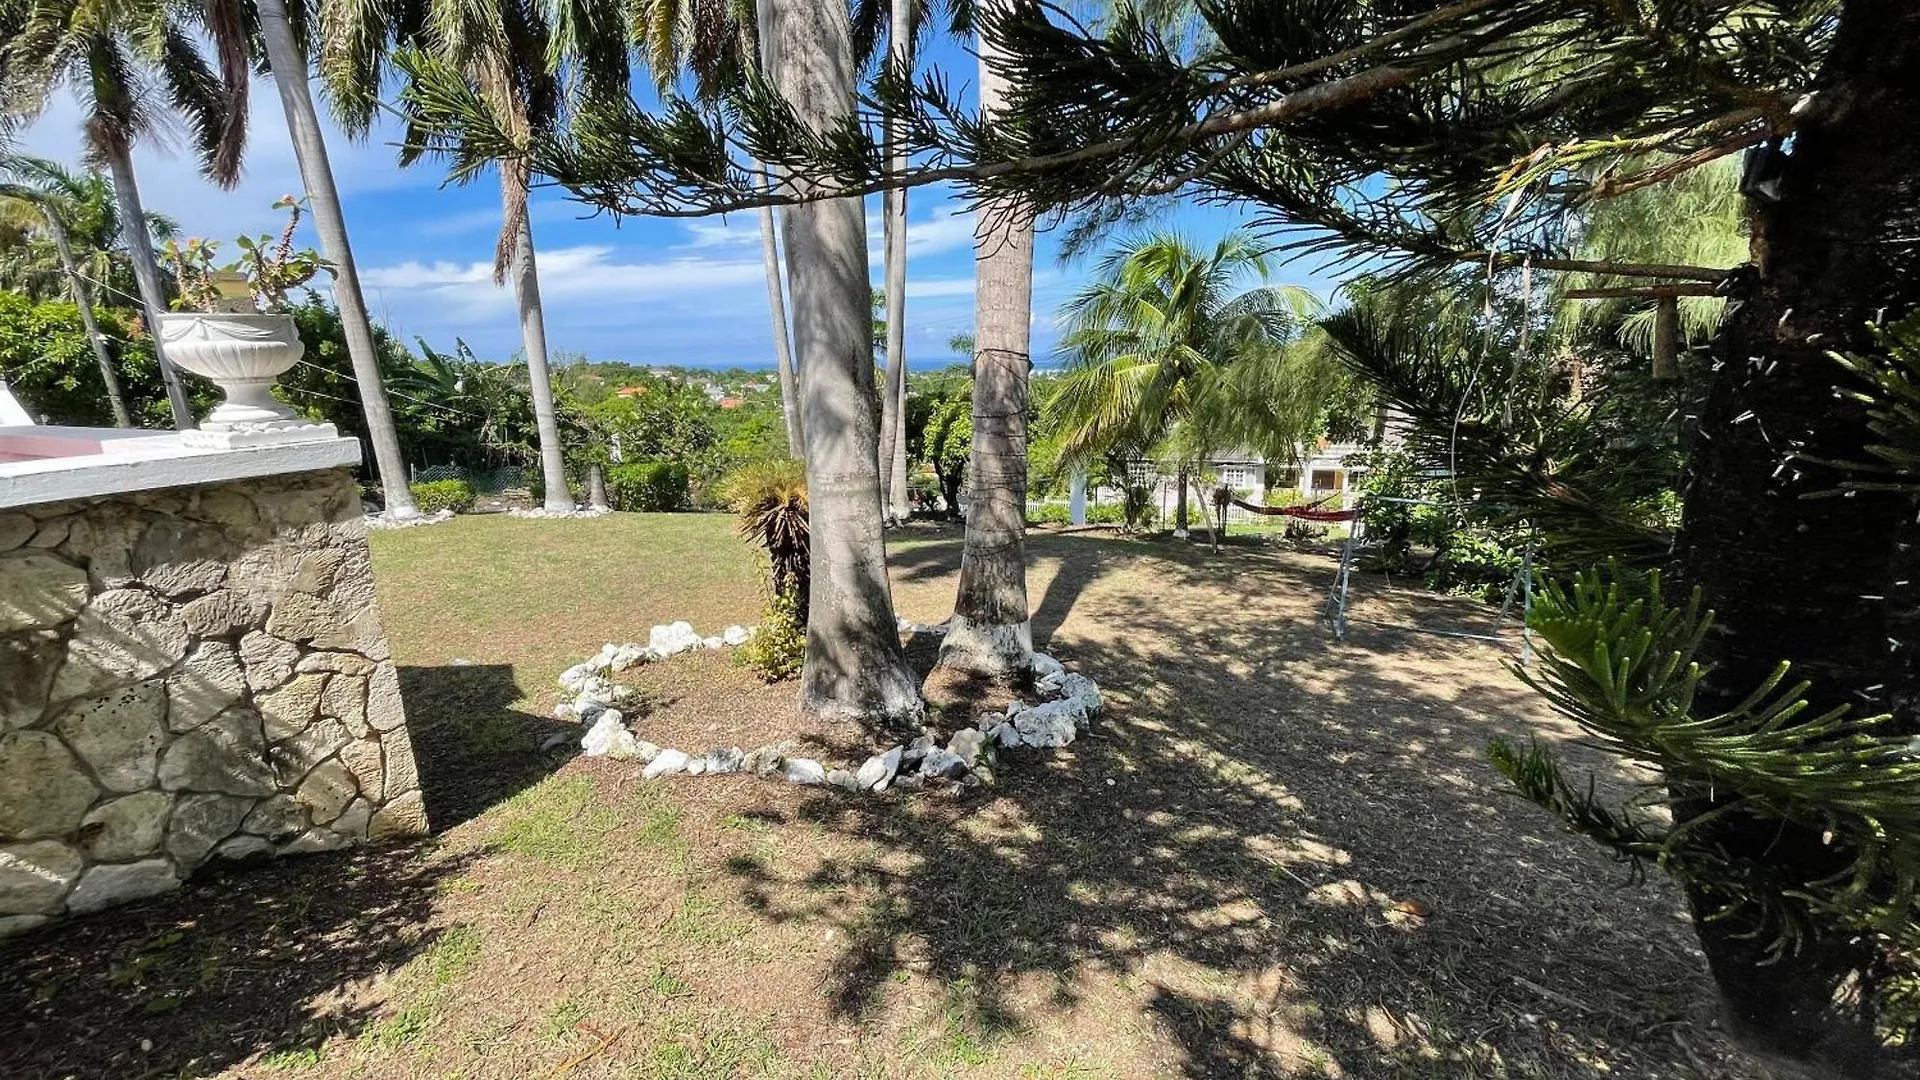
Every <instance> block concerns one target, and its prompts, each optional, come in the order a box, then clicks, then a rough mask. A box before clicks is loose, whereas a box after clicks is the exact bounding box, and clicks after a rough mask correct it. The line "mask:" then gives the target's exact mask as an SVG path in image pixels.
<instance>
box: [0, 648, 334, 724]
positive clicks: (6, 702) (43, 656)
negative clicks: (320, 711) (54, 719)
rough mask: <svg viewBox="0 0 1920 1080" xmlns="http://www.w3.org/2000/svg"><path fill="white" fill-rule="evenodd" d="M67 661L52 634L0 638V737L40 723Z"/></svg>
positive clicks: (63, 651) (64, 649)
mask: <svg viewBox="0 0 1920 1080" xmlns="http://www.w3.org/2000/svg"><path fill="white" fill-rule="evenodd" d="M66 658H67V647H66V646H65V645H64V644H62V643H61V641H60V635H59V634H58V633H56V632H55V631H52V630H31V631H28V632H27V633H24V634H5V635H0V733H4V732H6V731H7V730H9V729H11V728H17V727H28V726H30V725H32V724H37V723H39V722H40V717H41V715H42V714H43V713H45V712H46V711H47V694H48V692H49V691H51V690H52V689H53V673H54V672H55V671H58V670H59V669H60V664H61V662H62V661H64V660H65V659H66ZM363 711H364V710H363Z"/></svg>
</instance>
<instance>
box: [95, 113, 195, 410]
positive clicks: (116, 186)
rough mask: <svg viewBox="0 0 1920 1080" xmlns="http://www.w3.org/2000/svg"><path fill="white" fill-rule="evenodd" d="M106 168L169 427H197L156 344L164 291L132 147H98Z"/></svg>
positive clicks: (177, 371) (162, 350)
mask: <svg viewBox="0 0 1920 1080" xmlns="http://www.w3.org/2000/svg"><path fill="white" fill-rule="evenodd" d="M99 149H100V152H101V156H102V157H104V158H106V159H107V170H108V171H109V172H111V173H112V174H113V199H114V202H116V203H118V204H119V207H120V222H121V225H120V232H121V235H122V236H123V237H125V239H126V241H127V258H128V261H130V262H132V263H133V280H134V281H135V283H137V284H138V285H139V287H140V303H141V306H142V307H145V308H146V309H147V310H146V317H147V335H148V336H149V337H150V338H152V339H153V358H154V360H156V361H157V362H158V363H159V364H160V381H161V382H162V383H165V384H166V387H167V406H168V407H169V408H171V409H172V410H173V426H174V427H175V428H176V429H178V430H180V431H188V430H191V429H192V428H194V427H195V426H197V425H196V424H195V423H194V419H193V406H191V405H189V404H187V390H186V387H184V386H182V385H181V384H180V369H179V368H176V367H174V366H173V361H171V360H169V359H167V351H166V349H165V348H164V347H163V346H162V345H161V344H160V316H161V315H163V314H165V313H166V310H167V294H166V290H164V289H162V288H161V287H160V265H159V263H157V262H155V261H154V258H153V234H152V233H150V232H148V231H147V212H146V209H145V208H144V207H142V206H141V205H140V185H139V183H138V182H137V181H135V180H134V178H133V147H132V146H130V145H127V144H125V143H116V144H113V145H108V146H102V147H100V148H99Z"/></svg>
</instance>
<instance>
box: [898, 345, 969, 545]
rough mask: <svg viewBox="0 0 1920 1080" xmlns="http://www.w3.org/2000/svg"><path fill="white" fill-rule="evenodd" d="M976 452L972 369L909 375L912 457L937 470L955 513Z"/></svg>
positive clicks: (936, 480)
mask: <svg viewBox="0 0 1920 1080" xmlns="http://www.w3.org/2000/svg"><path fill="white" fill-rule="evenodd" d="M972 454H973V377H972V374H971V373H970V372H969V371H968V370H967V369H966V368H963V367H950V368H947V369H945V370H942V371H936V372H932V373H930V374H926V375H920V376H916V377H912V378H909V380H908V383H907V457H908V458H909V459H910V460H913V461H917V462H921V463H923V464H925V465H926V466H927V467H928V468H929V469H931V470H932V472H933V479H934V483H935V484H937V485H938V486H939V490H940V496H941V498H942V500H944V501H945V503H946V505H947V513H948V514H949V515H958V514H959V512H960V485H961V484H962V483H963V482H965V480H966V476H967V463H968V461H969V460H970V459H971V456H972Z"/></svg>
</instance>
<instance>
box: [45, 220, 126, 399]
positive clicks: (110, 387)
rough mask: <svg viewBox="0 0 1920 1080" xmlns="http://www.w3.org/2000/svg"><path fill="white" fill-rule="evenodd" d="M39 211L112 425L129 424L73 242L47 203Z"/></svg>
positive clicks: (117, 378) (118, 381)
mask: <svg viewBox="0 0 1920 1080" xmlns="http://www.w3.org/2000/svg"><path fill="white" fill-rule="evenodd" d="M40 214H41V216H42V217H44V218H46V219H47V231H48V232H49V233H51V234H52V235H53V247H54V250H55V251H57V252H59V254H60V269H61V271H62V272H63V273H65V274H66V275H67V290H68V291H69V292H71V293H73V305H74V306H75V307H77V308H79V309H80V328H81V329H82V330H85V331H86V332H87V344H89V345H91V346H93V359H94V362H95V363H97V364H99V365H100V381H101V382H103V383H105V384H106V386H107V404H108V406H110V407H111V408H112V409H113V426H114V427H123V428H130V427H132V426H133V416H132V415H131V414H130V413H128V412H127V395H126V394H125V393H124V392H122V391H121V389H120V376H119V375H118V374H117V373H115V371H114V370H113V357H112V356H111V355H109V354H108V352H107V340H106V338H104V337H102V336H101V334H100V324H99V323H98V322H95V321H94V318H93V296H92V294H90V293H89V292H88V291H87V283H86V280H85V279H83V278H82V277H81V276H80V267H79V265H78V264H76V263H75V262H74V261H73V245H72V244H70V243H68V242H67V226H66V223H65V222H63V221H61V220H60V212H59V211H57V210H55V209H54V208H53V207H51V206H42V207H41V208H40Z"/></svg>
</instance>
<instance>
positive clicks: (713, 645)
mask: <svg viewBox="0 0 1920 1080" xmlns="http://www.w3.org/2000/svg"><path fill="white" fill-rule="evenodd" d="M726 643H727V642H726V639H725V638H722V637H720V636H719V635H717V634H716V635H715V636H713V637H708V638H701V639H700V647H701V648H703V649H718V648H720V647H721V646H723V645H725V644H726Z"/></svg>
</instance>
